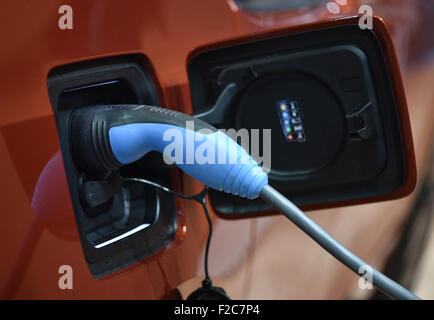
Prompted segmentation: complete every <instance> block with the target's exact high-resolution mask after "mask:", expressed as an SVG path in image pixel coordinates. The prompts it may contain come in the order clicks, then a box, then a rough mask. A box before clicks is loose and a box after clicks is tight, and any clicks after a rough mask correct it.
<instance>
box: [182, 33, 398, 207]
mask: <svg viewBox="0 0 434 320" xmlns="http://www.w3.org/2000/svg"><path fill="white" fill-rule="evenodd" d="M188 72H189V78H190V90H191V96H192V102H193V109H194V111H195V112H197V113H202V114H206V113H207V110H209V109H210V108H211V107H212V106H213V105H214V104H215V102H216V101H217V99H218V97H219V95H220V94H221V92H223V90H224V89H225V88H227V87H228V86H232V87H233V88H237V89H236V90H237V94H236V95H234V98H233V99H232V100H231V102H230V106H229V107H227V109H226V110H227V111H226V113H225V116H224V117H219V118H218V119H217V118H216V119H217V120H216V121H215V122H214V123H213V124H214V125H215V126H217V127H220V128H225V129H227V128H235V129H241V128H246V129H271V132H272V138H271V171H270V173H269V178H270V184H271V185H272V186H273V187H275V188H276V189H278V190H279V191H281V192H282V193H284V194H285V195H286V196H287V197H288V198H290V199H291V200H293V201H294V202H295V203H296V204H297V205H300V206H310V205H318V204H327V203H335V202H341V201H345V200H353V199H364V198H371V197H375V196H382V195H387V194H390V193H392V192H394V191H396V190H398V189H399V188H400V187H401V186H402V184H403V182H404V180H405V174H406V172H405V159H404V153H403V146H402V138H401V133H400V128H399V122H398V112H397V109H396V103H395V98H394V95H393V90H392V87H391V83H390V79H389V75H388V70H387V66H386V62H385V58H384V56H383V52H382V50H381V46H380V44H379V43H378V40H377V38H376V36H375V33H374V32H373V31H370V30H361V29H360V28H359V27H358V26H357V25H346V26H341V27H335V28H328V29H321V30H317V31H311V32H305V33H298V34H292V35H287V36H279V37H273V38H269V39H262V40H257V41H251V42H246V43H240V44H237V45H233V46H230V47H222V48H219V49H213V50H209V51H204V52H200V53H198V54H197V55H196V56H194V57H193V58H192V59H191V60H190V63H189V66H188ZM234 85H235V86H234ZM291 106H292V107H291ZM222 118H224V120H223V121H222V120H221V119H222ZM207 120H208V121H210V122H213V120H212V115H209V114H208V115H207ZM260 141H261V142H262V140H261V139H260ZM262 147H263V146H262V145H260V147H259V148H260V150H262V149H263V148H262ZM211 201H212V204H213V206H214V208H215V209H216V210H217V211H218V212H220V213H221V214H223V215H224V214H228V215H233V214H243V213H250V212H259V211H263V210H267V209H270V208H269V207H268V206H267V205H266V204H265V203H263V202H262V201H261V200H253V201H252V200H245V199H238V198H236V197H233V196H230V195H226V194H223V193H221V192H217V191H212V192H211Z"/></svg>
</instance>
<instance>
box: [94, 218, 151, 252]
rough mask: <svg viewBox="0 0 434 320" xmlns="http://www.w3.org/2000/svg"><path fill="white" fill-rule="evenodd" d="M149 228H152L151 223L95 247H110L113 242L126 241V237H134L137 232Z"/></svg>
mask: <svg viewBox="0 0 434 320" xmlns="http://www.w3.org/2000/svg"><path fill="white" fill-rule="evenodd" d="M149 226H150V224H149V223H144V224H142V225H140V226H138V227H135V228H134V229H131V230H130V231H128V232H125V233H124V234H121V235H120V236H117V237H114V238H113V239H110V240H107V241H105V242H103V243H100V244H97V245H96V246H95V248H97V249H99V248H102V247H105V246H107V245H109V244H111V243H113V242H116V241H119V240H121V239H124V238H126V237H128V236H130V235H132V234H134V233H136V232H139V231H140V230H143V229H146V228H147V227H149Z"/></svg>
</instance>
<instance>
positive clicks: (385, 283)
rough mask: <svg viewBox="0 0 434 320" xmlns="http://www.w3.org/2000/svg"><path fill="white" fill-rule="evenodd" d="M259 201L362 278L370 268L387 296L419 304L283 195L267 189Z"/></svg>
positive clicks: (408, 293)
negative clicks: (360, 271)
mask: <svg viewBox="0 0 434 320" xmlns="http://www.w3.org/2000/svg"><path fill="white" fill-rule="evenodd" d="M260 197H261V198H262V199H263V200H264V201H265V202H267V203H268V204H270V205H271V206H273V207H274V208H276V209H277V210H279V211H280V212H281V213H282V214H283V215H284V216H285V217H287V218H288V219H289V220H291V221H292V222H293V223H294V224H295V225H296V226H297V227H299V228H300V229H301V230H302V231H304V232H305V233H306V234H307V235H308V236H309V237H311V238H312V239H313V240H315V241H316V242H317V243H318V244H319V245H320V246H321V247H323V248H324V249H325V250H326V251H328V252H329V253H330V254H331V255H332V256H334V257H335V258H336V259H337V260H339V261H340V262H342V263H343V264H344V265H346V266H347V267H348V268H350V269H351V270H353V271H354V272H355V273H357V274H359V270H360V268H361V267H362V266H363V267H365V268H366V267H368V268H371V269H372V285H374V286H376V287H377V288H378V289H379V290H381V291H382V292H383V293H385V294H387V295H388V296H390V297H392V298H395V299H400V300H420V298H419V297H418V296H416V295H414V294H413V293H411V292H410V291H408V290H407V289H405V288H404V287H402V286H401V285H399V284H398V283H396V282H395V281H393V280H392V279H390V278H388V277H386V276H385V275H384V274H382V273H381V272H379V271H378V270H376V269H375V268H373V267H371V266H370V265H369V264H367V263H366V262H364V261H363V260H362V259H360V258H359V257H358V256H356V255H355V254H354V253H352V252H351V251H350V250H348V249H347V248H345V247H344V246H343V245H342V244H341V243H339V242H338V241H337V240H336V239H335V238H333V237H332V236H331V235H330V234H329V233H328V232H327V231H325V230H324V229H323V228H321V227H320V226H319V225H318V224H317V223H316V222H315V221H313V220H312V219H310V218H309V217H308V216H307V215H306V214H305V213H303V211H301V210H300V209H299V208H298V207H297V206H296V205H295V204H293V203H292V202H291V201H289V200H288V199H287V198H286V197H284V196H283V195H282V194H280V193H279V192H278V191H277V190H275V189H274V188H273V187H271V186H270V185H266V186H265V187H264V188H263V189H262V191H261V194H260Z"/></svg>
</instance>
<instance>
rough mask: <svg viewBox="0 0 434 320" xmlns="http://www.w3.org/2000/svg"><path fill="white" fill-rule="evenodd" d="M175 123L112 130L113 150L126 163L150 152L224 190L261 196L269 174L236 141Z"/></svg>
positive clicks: (134, 125)
mask: <svg viewBox="0 0 434 320" xmlns="http://www.w3.org/2000/svg"><path fill="white" fill-rule="evenodd" d="M201 131H202V130H199V131H193V130H189V129H188V128H182V127H179V126H176V125H172V124H163V123H131V124H125V125H120V126H114V127H112V128H110V130H109V139H110V145H111V149H112V151H113V154H114V155H115V157H116V158H117V160H118V161H119V162H120V163H122V164H128V163H132V162H134V161H136V160H138V159H140V158H141V157H143V156H144V155H145V154H147V153H148V152H150V151H158V152H160V153H162V154H163V155H164V157H165V161H169V162H170V163H175V164H176V165H177V166H178V167H179V168H180V169H181V170H183V171H185V172H186V173H187V174H189V175H190V176H192V177H193V178H195V179H197V180H198V181H200V182H202V183H204V184H205V185H207V186H209V187H211V188H213V189H216V190H220V191H224V192H227V193H231V194H233V195H238V196H241V197H247V198H249V199H254V198H257V197H258V196H259V194H260V192H261V191H262V189H263V187H264V186H265V185H266V184H267V183H268V176H267V174H266V173H265V172H264V171H263V170H262V168H261V167H260V166H259V165H258V164H257V163H256V161H254V160H253V159H252V157H251V156H250V155H249V154H248V153H247V152H246V151H245V150H244V149H243V148H242V147H241V146H240V145H238V144H237V143H236V142H235V141H233V140H232V139H231V138H230V137H228V136H227V135H225V134H224V133H222V132H220V131H214V132H211V131H210V132H201Z"/></svg>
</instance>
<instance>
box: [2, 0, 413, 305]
mask: <svg viewBox="0 0 434 320" xmlns="http://www.w3.org/2000/svg"><path fill="white" fill-rule="evenodd" d="M352 3H353V1H349V6H348V7H347V8H348V9H347V10H348V12H349V13H354V10H353V9H354V6H353V5H352ZM62 4H64V2H63V1H50V2H48V1H46V2H44V3H43V4H42V3H41V1H37V0H15V1H7V2H2V4H1V5H0V17H1V20H0V21H1V23H2V28H1V29H0V41H1V42H2V46H1V49H0V61H1V62H0V63H1V77H2V79H1V86H0V92H1V93H0V96H1V106H0V176H1V179H0V194H1V201H0V213H1V216H0V235H1V237H2V243H1V245H0V261H1V264H0V294H1V298H36V299H46V298H48V299H71V298H73V299H74V298H80V299H88V298H96V299H121V298H122V299H135V298H140V299H159V298H163V297H171V296H172V294H173V291H172V290H173V289H174V288H176V287H177V286H178V285H179V284H180V283H182V282H184V281H186V280H188V279H190V278H192V277H194V276H197V275H198V274H200V273H198V271H197V270H198V265H200V266H201V265H202V261H200V260H199V257H200V255H201V252H202V250H203V245H204V242H205V239H206V236H207V225H206V220H205V218H204V216H203V214H202V209H201V208H200V206H199V205H197V204H195V203H191V202H183V203H181V202H180V201H178V202H177V204H178V209H179V210H180V212H179V216H180V217H181V218H182V219H183V222H184V223H185V224H184V225H182V226H185V228H180V229H179V230H178V231H179V232H178V236H177V240H176V241H175V242H176V243H177V245H176V246H174V247H173V248H171V249H170V250H167V251H164V253H163V252H162V253H161V254H159V255H156V256H154V257H152V259H148V260H147V261H146V263H143V264H141V266H139V267H136V268H134V269H131V270H129V272H124V273H121V274H119V275H117V276H115V277H111V278H110V279H109V280H97V279H95V278H94V277H93V276H92V275H91V273H90V272H89V270H88V267H87V264H86V262H85V260H84V257H83V253H82V249H81V246H80V243H79V240H78V238H77V235H76V227H75V220H74V217H73V212H72V207H71V204H70V202H69V201H70V200H69V194H68V191H67V185H66V180H65V176H64V172H63V168H62V165H61V162H60V161H59V159H60V156H59V153H58V150H59V143H58V138H57V131H56V127H55V122H54V118H53V114H52V109H51V105H50V101H49V97H48V92H47V87H46V80H47V75H48V73H49V71H50V70H51V69H53V68H54V67H57V66H61V65H67V64H71V63H74V62H78V61H83V60H90V59H95V58H99V57H106V56H115V55H122V54H130V53H141V54H144V55H145V56H146V57H147V58H148V59H149V61H151V63H152V66H153V69H154V70H155V77H156V79H158V81H159V83H160V86H161V88H162V94H163V96H164V99H163V101H165V103H166V104H167V106H170V107H174V108H178V109H179V110H182V111H184V112H187V113H188V112H191V110H192V109H191V101H190V94H189V87H188V77H187V70H186V62H187V59H188V57H190V55H191V54H192V52H194V51H195V50H196V49H197V48H201V47H204V46H207V45H210V44H216V43H219V42H222V41H224V42H227V41H234V40H235V39H240V38H244V37H246V36H248V37H254V36H260V35H263V34H264V33H266V32H271V31H276V30H281V29H285V30H286V31H285V32H289V31H291V32H293V31H300V30H303V29H304V28H305V27H303V26H301V25H307V26H309V24H310V23H317V22H318V21H320V20H321V21H330V20H332V19H334V18H335V16H333V15H331V14H329V13H328V12H327V11H326V10H325V8H318V9H316V10H315V11H312V12H311V14H304V13H306V12H298V13H297V14H287V15H285V14H277V15H273V14H268V15H265V16H261V15H251V14H248V13H246V12H240V11H239V10H238V8H237V7H236V6H235V5H234V3H233V2H232V1H224V0H206V1H193V0H184V1H179V0H159V1H142V0H134V1H133V0H129V1H122V2H120V1H116V0H104V1H86V0H81V1H74V2H73V3H71V5H72V7H73V10H74V29H73V30H60V29H59V28H58V24H57V22H58V18H59V14H58V8H59V6H60V5H62ZM376 23H381V22H379V21H377V22H376ZM291 28H294V29H291ZM388 50H393V49H392V48H388ZM392 63H393V64H394V63H395V61H392ZM395 86H398V87H399V86H401V84H400V83H395ZM398 89H399V88H398ZM403 101H405V100H403ZM401 120H402V119H401ZM402 121H403V122H402V124H403V126H404V128H405V129H406V130H407V131H408V130H410V128H409V126H408V119H404V120H402ZM407 133H409V132H407ZM409 148H410V147H409ZM410 149H411V148H410ZM410 149H408V150H409V152H410V153H409V155H410V156H411V150H410ZM51 159H55V160H56V159H57V161H58V162H57V164H54V167H55V171H54V172H55V174H53V175H51V176H49V177H48V178H47V177H45V178H44V179H47V180H44V181H42V182H40V183H42V185H43V186H44V187H45V188H46V190H45V193H44V196H45V197H46V199H47V200H45V201H42V202H38V203H35V201H33V200H32V199H34V198H35V194H36V193H37V192H38V190H35V187H36V185H37V181H38V179H39V177H40V176H41V177H42V175H41V173H42V172H43V170H44V167H46V165H47V164H48V163H49V161H50V160H51ZM53 161H54V160H53ZM59 163H60V165H59ZM410 169H411V168H410ZM41 179H42V178H41ZM178 183H179V181H178ZM411 184H414V181H410V182H409V189H408V190H410V189H411ZM200 188H201V186H200V184H199V183H196V182H194V181H193V180H191V179H189V178H187V177H184V184H183V191H184V192H185V193H189V194H192V193H194V192H197V191H199V190H200ZM408 190H407V191H408ZM64 264H67V265H71V266H72V268H73V271H74V289H73V290H60V289H59V287H58V279H59V277H60V275H59V274H58V268H59V266H61V265H64Z"/></svg>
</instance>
